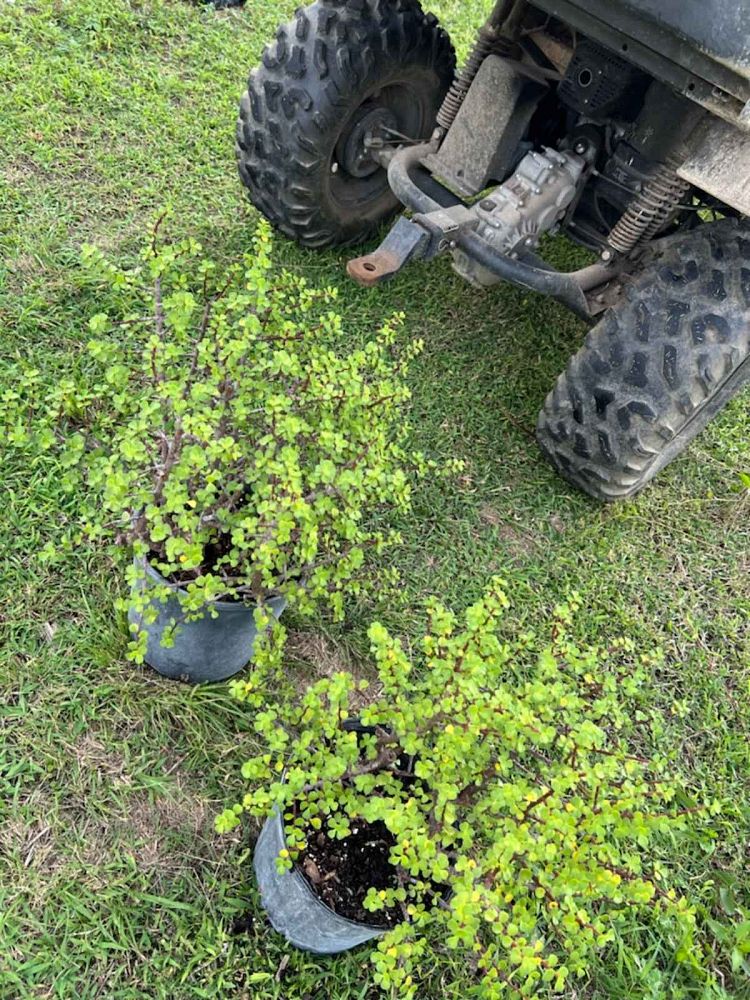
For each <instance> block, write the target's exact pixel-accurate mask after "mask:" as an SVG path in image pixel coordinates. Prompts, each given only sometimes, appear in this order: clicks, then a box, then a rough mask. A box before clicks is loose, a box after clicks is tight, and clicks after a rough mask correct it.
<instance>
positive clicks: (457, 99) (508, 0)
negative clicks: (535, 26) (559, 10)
mask: <svg viewBox="0 0 750 1000" xmlns="http://www.w3.org/2000/svg"><path fill="white" fill-rule="evenodd" d="M512 7H513V0H497V2H496V3H495V6H494V8H493V9H492V13H491V14H490V16H489V17H488V18H487V20H486V21H485V23H484V24H483V25H482V27H481V28H480V29H479V31H478V32H477V37H476V39H475V41H474V45H473V46H472V49H471V52H470V53H469V56H468V58H467V60H466V62H465V63H464V64H463V66H462V67H461V69H459V70H458V71H457V72H456V76H455V79H454V80H453V83H452V84H451V86H450V89H449V90H448V93H447V94H446V95H445V97H444V98H443V103H442V104H441V105H440V110H439V111H438V113H437V123H438V126H439V127H440V128H441V129H442V130H443V132H444V133H445V132H447V131H448V129H449V128H450V127H451V125H452V124H453V122H454V121H455V118H456V115H457V114H458V109H459V108H460V107H461V105H462V104H463V102H464V98H465V97H466V95H467V93H468V91H469V87H470V86H471V85H472V83H473V82H474V77H475V76H476V75H477V73H478V72H479V67H480V66H481V65H482V63H483V62H484V60H485V59H486V57H487V56H488V55H490V53H491V52H496V53H498V54H499V55H508V54H509V53H510V51H511V49H512V45H513V43H512V42H511V40H510V39H509V38H507V37H504V36H503V35H501V34H500V29H501V28H502V25H503V22H504V21H505V19H506V17H507V16H508V13H509V11H510V10H511V8H512Z"/></svg>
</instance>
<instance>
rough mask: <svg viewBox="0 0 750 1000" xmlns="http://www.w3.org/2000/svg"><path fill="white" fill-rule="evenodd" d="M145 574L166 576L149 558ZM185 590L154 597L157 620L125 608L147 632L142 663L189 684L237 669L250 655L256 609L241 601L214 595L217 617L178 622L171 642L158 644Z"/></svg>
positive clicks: (277, 608) (273, 608) (277, 602)
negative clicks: (218, 598) (159, 598)
mask: <svg viewBox="0 0 750 1000" xmlns="http://www.w3.org/2000/svg"><path fill="white" fill-rule="evenodd" d="M145 572H146V576H147V577H148V578H149V579H150V580H152V581H154V582H155V583H166V582H167V581H166V580H165V579H164V577H162V576H161V574H160V573H157V571H156V570H155V569H154V568H153V566H151V565H150V564H149V563H148V562H147V563H145ZM180 593H185V591H180V590H175V595H174V597H169V598H168V599H167V600H166V601H165V602H164V603H163V604H162V603H161V602H155V607H156V610H157V617H156V620H155V621H154V622H153V623H151V624H148V623H147V622H145V621H141V620H140V619H141V616H140V614H139V613H138V612H137V611H134V610H133V609H131V610H130V611H129V613H128V620H129V621H130V622H137V623H138V624H139V626H140V628H141V629H142V630H143V631H144V632H146V634H147V636H148V643H147V648H146V663H148V664H149V666H151V667H153V668H154V670H157V671H158V672H159V673H160V674H163V675H164V677H172V678H174V679H179V680H186V681H189V682H190V683H191V684H203V683H205V682H207V681H223V680H226V678H227V677H231V676H232V675H233V674H236V673H237V672H238V671H240V670H242V668H243V667H244V666H245V665H246V664H247V663H248V662H249V661H250V660H252V658H253V652H254V648H255V639H256V636H257V634H258V630H257V628H256V627H255V615H254V612H255V609H254V608H253V607H249V606H247V605H245V604H243V603H242V602H241V601H216V602H215V603H214V604H213V605H212V607H213V608H215V610H216V611H217V612H218V614H217V617H215V618H214V617H212V615H210V614H208V613H206V614H205V615H203V617H202V618H199V619H198V620H197V621H191V622H182V624H181V625H180V626H179V628H178V629H177V632H176V634H175V636H174V644H173V645H172V646H170V647H165V646H162V644H161V640H162V636H163V635H164V633H165V631H166V630H167V628H168V627H169V626H170V625H171V623H172V621H178V622H179V621H180V619H181V618H182V614H183V612H182V609H181V607H180V602H179V599H178V595H179V594H180ZM266 607H267V609H268V610H269V611H270V612H271V613H272V614H273V615H274V617H275V618H278V617H279V616H280V615H281V612H282V611H283V610H284V608H285V607H286V599H285V598H283V597H273V598H271V599H270V600H269V601H268V602H267V604H266Z"/></svg>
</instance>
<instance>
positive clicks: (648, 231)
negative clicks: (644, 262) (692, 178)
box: [607, 159, 690, 254]
mask: <svg viewBox="0 0 750 1000" xmlns="http://www.w3.org/2000/svg"><path fill="white" fill-rule="evenodd" d="M677 166H678V164H677V162H676V161H675V160H672V159H670V160H668V161H667V162H666V163H664V164H663V165H662V166H660V167H659V169H658V170H657V172H656V173H655V174H654V176H653V177H652V178H651V179H650V180H648V181H647V182H646V183H645V184H644V186H643V190H642V191H641V192H640V193H639V194H637V195H636V196H635V197H634V198H633V200H632V202H631V203H630V205H628V207H627V208H626V209H625V212H624V213H623V215H622V216H621V217H620V220H619V221H618V222H617V223H616V225H615V226H614V228H613V229H612V231H611V232H610V234H609V236H608V237H607V243H608V244H609V245H610V246H611V247H612V249H613V250H616V251H617V252H618V253H620V254H628V253H630V251H631V250H633V249H634V248H635V247H636V246H637V245H638V244H639V243H645V242H646V241H647V240H650V239H652V238H653V237H654V236H656V234H657V233H658V232H659V230H660V229H661V228H662V226H664V225H665V223H666V222H667V221H668V219H669V217H670V216H671V215H672V213H673V212H674V210H675V208H677V206H678V205H679V203H680V201H681V200H682V198H683V197H684V196H685V194H687V191H688V189H689V188H690V185H689V184H688V183H687V182H686V181H683V180H682V179H681V178H679V177H678V176H677V173H676V169H677Z"/></svg>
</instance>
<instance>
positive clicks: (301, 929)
mask: <svg viewBox="0 0 750 1000" xmlns="http://www.w3.org/2000/svg"><path fill="white" fill-rule="evenodd" d="M285 847H286V840H285V838H284V823H283V820H282V818H281V813H279V812H278V811H277V812H275V813H274V815H273V816H271V817H270V818H269V819H267V820H266V822H265V824H264V826H263V829H262V830H261V834H260V837H259V838H258V842H257V844H256V845H255V855H254V858H253V864H254V867H255V875H256V877H257V879H258V888H259V889H260V898H261V902H262V903H263V906H264V907H265V910H266V913H267V914H268V918H269V920H270V921H271V924H272V925H273V928H274V930H277V931H279V933H280V934H283V935H284V937H285V938H286V939H287V941H289V943H290V944H293V945H295V947H297V948H302V949H303V950H304V951H312V952H315V954H317V955H332V954H335V953H336V952H338V951H346V950H347V949H348V948H355V947H356V946H357V945H358V944H363V943H364V942H365V941H370V940H372V939H373V938H376V937H380V936H381V935H382V934H384V933H385V928H383V927H374V926H372V925H370V924H361V923H357V922H356V921H354V920H347V918H346V917H340V916H339V915H338V913H334V911H333V910H332V909H331V908H330V907H329V906H326V904H325V903H324V902H322V901H321V900H320V899H318V897H317V896H316V895H315V893H314V892H313V890H312V889H311V888H310V886H309V885H308V883H307V881H306V879H305V877H304V875H303V874H302V873H301V872H300V871H298V870H297V869H296V868H292V869H291V871H285V872H281V873H280V872H278V871H277V869H276V859H277V858H278V856H279V851H281V850H283V849H284V848H285Z"/></svg>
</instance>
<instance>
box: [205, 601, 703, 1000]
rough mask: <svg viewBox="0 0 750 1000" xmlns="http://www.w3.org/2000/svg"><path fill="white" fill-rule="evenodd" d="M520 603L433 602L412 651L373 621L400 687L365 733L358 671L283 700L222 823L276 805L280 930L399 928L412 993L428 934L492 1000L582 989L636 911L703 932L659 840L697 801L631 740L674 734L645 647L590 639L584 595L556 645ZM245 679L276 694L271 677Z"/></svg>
mask: <svg viewBox="0 0 750 1000" xmlns="http://www.w3.org/2000/svg"><path fill="white" fill-rule="evenodd" d="M506 605H507V600H506V596H505V594H504V592H503V589H502V585H501V583H500V582H499V581H495V582H493V584H492V586H491V587H490V588H489V590H488V592H487V593H486V595H485V596H484V598H483V599H482V600H481V601H479V602H478V603H477V604H476V605H474V606H473V607H471V608H470V609H469V610H468V612H467V614H466V621H465V623H463V624H462V625H461V626H460V627H459V626H458V623H457V621H456V618H455V617H454V616H453V615H452V614H451V613H449V612H448V611H446V610H445V609H444V608H443V607H441V606H440V605H439V604H438V603H433V604H432V605H431V608H430V625H429V629H428V630H427V634H426V635H425V636H424V638H423V640H422V643H421V651H420V653H419V655H418V656H417V657H416V659H415V661H414V662H412V661H411V660H410V658H409V656H407V653H406V652H405V650H404V648H403V647H402V645H401V644H400V642H399V641H397V640H396V639H394V638H392V637H391V636H390V635H389V634H388V633H387V632H386V630H385V629H384V628H383V627H381V626H380V625H373V626H372V627H371V629H370V639H371V642H372V649H373V653H374V657H375V660H376V663H377V668H378V674H379V682H380V686H381V689H382V690H381V693H380V694H379V695H378V697H377V698H376V700H374V701H373V702H372V703H371V704H370V705H369V707H368V708H367V709H366V710H364V711H362V712H361V723H362V725H360V726H359V727H357V728H358V729H359V731H352V727H351V726H350V725H349V724H348V722H349V720H350V718H351V713H352V704H353V700H354V698H353V696H354V695H355V694H357V696H358V697H361V691H358V682H357V681H355V679H354V678H353V677H352V676H350V675H348V674H345V673H342V674H338V675H336V676H334V677H332V678H330V679H324V680H322V681H320V682H319V683H318V684H316V685H315V686H314V687H313V688H311V689H310V690H308V691H307V693H306V694H305V695H304V697H303V698H302V700H301V702H300V703H298V704H297V705H296V706H291V705H289V706H287V707H279V708H276V709H274V708H272V707H270V706H266V708H265V711H263V712H260V713H259V714H258V715H257V717H256V729H257V731H258V733H259V734H260V735H261V736H262V737H263V738H264V739H265V741H266V743H267V749H266V752H265V753H264V754H262V755H260V756H257V757H255V758H253V759H251V760H249V761H247V762H246V763H245V764H244V766H243V769H242V774H243V776H244V777H245V778H246V779H248V780H249V781H250V782H251V783H252V784H251V787H250V788H249V790H248V791H247V794H246V795H245V796H244V798H243V799H242V801H241V802H240V803H238V804H237V805H235V806H234V807H232V808H229V809H227V810H225V812H224V813H222V814H221V816H219V817H217V829H218V830H219V831H224V830H228V829H231V828H232V827H234V826H236V824H237V823H238V822H240V816H241V815H242V813H248V814H251V815H253V816H257V817H261V818H264V819H265V826H264V828H263V831H262V834H261V837H260V839H259V840H258V843H257V847H256V852H255V867H256V872H257V876H258V881H259V886H260V892H261V900H262V902H263V904H264V906H265V907H266V909H267V911H268V913H269V916H270V918H271V921H272V923H273V924H274V926H275V927H276V928H277V929H279V930H281V931H283V932H284V933H285V934H286V936H287V937H288V938H289V940H290V941H292V942H293V943H295V944H297V945H299V946H301V947H305V948H308V949H311V950H314V951H322V952H325V951H334V950H339V948H343V947H351V946H352V945H353V944H356V943H359V942H361V941H364V940H367V939H368V938H372V937H377V938H379V941H378V944H377V946H376V948H375V949H374V951H373V956H372V957H373V960H374V965H375V970H374V979H375V981H376V982H377V983H378V984H379V985H380V986H381V987H382V988H383V989H384V990H386V991H387V992H389V994H390V993H392V994H393V995H397V996H399V997H407V998H410V997H414V996H417V995H418V989H419V986H418V984H419V980H420V975H421V973H422V972H423V971H424V969H425V968H426V967H427V966H433V965H434V964H435V962H436V961H437V957H436V956H435V954H434V952H433V951H431V950H430V951H428V940H432V941H435V940H439V941H440V942H441V946H442V947H444V948H446V949H449V950H450V949H459V950H461V951H463V952H464V953H465V954H466V956H467V962H468V963H469V969H470V970H474V972H475V973H476V977H477V986H476V991H477V992H476V995H477V996H481V997H485V998H494V997H499V996H503V997H505V996H508V995H511V996H512V995H521V996H527V995H537V991H539V990H545V991H546V990H549V991H559V990H563V989H566V988H568V987H567V986H566V984H568V983H569V981H570V980H571V979H575V977H577V976H581V975H584V974H585V970H586V969H587V966H588V964H589V962H590V958H591V955H592V953H593V952H594V951H595V950H596V949H598V948H601V947H603V946H605V945H606V944H607V943H608V942H610V941H611V940H612V939H613V936H614V933H615V929H616V928H617V925H618V922H620V921H621V920H622V919H623V917H624V915H625V913H626V912H628V911H632V910H633V909H635V910H638V908H644V909H647V910H650V911H652V912H654V911H655V913H656V915H658V916H659V918H662V917H663V918H664V919H669V920H674V921H675V923H676V927H677V929H678V931H679V933H681V934H682V935H683V936H685V937H686V938H688V939H689V936H690V934H691V930H692V926H693V920H694V918H693V913H692V911H691V910H690V908H689V907H688V906H687V904H686V902H685V901H684V900H682V899H680V898H677V896H676V894H675V893H674V892H673V891H672V890H670V889H669V888H667V886H666V884H665V878H664V872H662V870H661V869H660V867H659V864H658V863H657V862H656V861H654V860H653V858H652V857H649V856H647V855H646V852H645V851H644V848H645V847H646V846H647V844H648V842H649V840H650V839H651V838H656V837H658V836H659V835H661V834H663V833H664V832H666V831H674V830H677V829H680V828H681V827H682V826H683V825H684V824H685V823H686V813H687V812H690V811H692V810H693V808H694V807H692V806H688V807H686V808H679V807H678V805H677V804H676V803H675V802H674V799H675V788H674V786H673V785H672V784H671V783H670V782H669V781H668V780H667V779H666V777H665V762H664V761H663V760H661V759H660V758H659V757H658V756H655V757H653V758H652V759H646V757H644V756H643V755H642V754H641V753H640V752H639V753H635V752H633V750H632V748H631V747H630V745H629V739H631V738H633V739H634V738H635V737H636V736H637V735H639V736H641V737H643V736H644V734H645V736H646V737H648V741H649V742H651V741H653V738H654V737H656V738H657V739H658V720H657V717H656V715H655V713H653V712H652V711H651V710H650V709H649V707H648V704H646V703H644V699H643V697H642V694H641V692H642V690H643V686H644V680H645V676H646V672H647V664H648V660H647V658H643V657H636V656H635V654H634V652H633V648H632V645H631V644H628V643H615V644H613V646H612V647H611V648H610V649H609V650H607V651H602V650H596V649H584V650H582V649H579V648H577V647H576V645H575V644H574V643H573V642H572V641H571V640H570V638H569V637H568V635H567V633H566V626H565V621H566V619H567V618H568V617H569V615H570V606H566V607H563V608H560V609H558V614H557V616H556V621H555V624H554V628H553V639H552V642H551V643H548V644H547V645H546V646H540V644H539V643H538V642H537V640H536V639H535V638H534V637H533V636H530V635H525V636H522V637H520V638H517V639H514V640H508V639H501V638H500V637H499V635H498V625H499V620H500V617H501V615H502V612H503V609H504V608H505V607H506ZM272 646H273V644H269V647H268V649H269V650H271V649H272ZM274 655H275V656H276V657H277V658H278V655H279V649H278V648H276V649H275V652H274ZM234 687H235V692H236V694H237V695H238V697H240V698H248V699H250V700H253V699H254V698H256V697H257V689H256V688H255V687H254V684H253V679H252V678H251V679H250V680H249V682H248V683H247V684H243V682H242V681H241V680H240V681H237V682H235V685H234ZM639 730H642V732H640V733H639V732H638V731H639ZM695 808H698V807H695ZM687 951H690V948H688V949H687ZM693 954H695V951H693ZM472 995H474V994H472Z"/></svg>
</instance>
